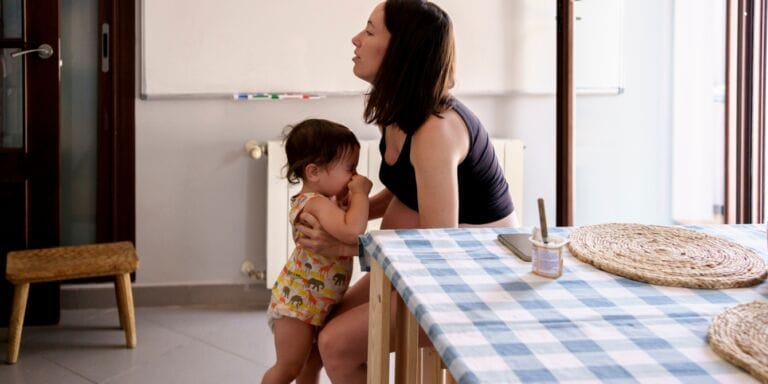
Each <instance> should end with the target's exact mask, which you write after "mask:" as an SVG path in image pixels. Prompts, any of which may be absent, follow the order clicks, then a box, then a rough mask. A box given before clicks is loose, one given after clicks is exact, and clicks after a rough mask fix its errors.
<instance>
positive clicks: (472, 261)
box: [360, 225, 768, 383]
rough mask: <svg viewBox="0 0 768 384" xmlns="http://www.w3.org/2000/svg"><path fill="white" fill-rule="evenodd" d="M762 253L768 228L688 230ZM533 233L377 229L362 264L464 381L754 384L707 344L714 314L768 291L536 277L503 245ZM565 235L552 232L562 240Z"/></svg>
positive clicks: (570, 266) (585, 274) (588, 275)
mask: <svg viewBox="0 0 768 384" xmlns="http://www.w3.org/2000/svg"><path fill="white" fill-rule="evenodd" d="M685 228H688V229H691V230H695V231H702V232H706V233H708V234H711V235H715V236H719V237H723V238H726V239H730V240H732V241H735V242H737V243H740V244H742V245H745V246H748V247H750V248H753V249H755V250H756V251H757V252H758V253H760V254H761V255H763V257H765V258H766V259H767V260H768V257H766V256H767V255H768V252H767V251H766V232H765V227H764V226H763V225H711V226H686V227H685ZM514 232H528V230H527V229H526V228H519V229H515V228H495V229H490V228H482V229H474V228H473V229H430V230H399V231H373V232H371V233H369V234H366V235H364V236H362V237H361V238H360V247H361V255H363V256H364V258H369V257H372V258H373V259H375V260H377V261H378V262H379V263H381V265H382V267H383V268H384V273H385V274H386V276H387V277H388V278H389V280H390V281H391V282H392V284H393V286H394V287H395V288H396V289H397V291H398V293H399V294H400V296H401V297H402V298H403V300H404V301H405V303H406V304H407V305H408V308H409V309H410V310H411V312H412V313H414V314H415V316H416V318H417V320H418V321H419V323H420V325H421V327H422V328H423V329H424V330H426V332H427V333H428V335H429V337H430V338H431V340H432V342H433V344H434V345H435V348H436V349H437V351H438V352H439V353H440V356H441V357H442V359H443V361H444V362H445V365H446V366H447V367H448V368H449V369H450V371H451V373H452V375H453V377H454V378H456V379H457V380H458V381H459V382H460V383H512V382H525V383H535V382H599V381H602V382H614V383H624V382H627V383H629V382H649V383H713V382H723V383H734V382H735V383H742V382H745V383H749V382H754V379H753V378H752V377H751V376H749V374H747V373H746V372H745V371H743V370H741V369H739V368H737V367H735V366H733V365H731V364H729V363H727V362H726V361H724V360H722V359H721V358H720V357H718V356H717V355H716V354H715V353H714V352H713V351H712V350H711V349H710V348H709V346H708V344H707V329H708V326H709V322H710V320H711V319H712V317H713V316H714V315H716V314H718V313H720V312H722V311H723V310H725V309H727V308H730V307H733V306H735V305H737V304H740V303H746V302H750V301H753V300H761V301H768V283H766V282H763V283H761V284H759V285H757V286H754V287H750V288H741V289H727V290H704V289H687V288H674V287H662V286H654V285H649V284H645V283H641V282H637V281H633V280H629V279H625V278H622V277H618V276H615V275H612V274H609V273H606V272H603V271H600V270H598V269H596V268H594V267H592V266H590V265H588V264H585V263H582V262H580V261H578V260H577V259H575V258H574V257H573V256H571V255H570V254H569V253H566V254H565V258H564V272H563V275H562V276H561V277H560V278H558V279H555V280H552V279H547V278H544V277H540V276H538V275H534V274H533V273H532V272H531V264H530V263H526V262H523V261H521V260H520V259H518V258H517V257H515V256H514V255H513V254H512V253H511V252H510V251H509V250H507V249H506V248H504V247H503V246H502V245H501V244H500V243H499V242H498V240H496V236H497V235H498V234H499V233H514ZM569 232H570V229H569V228H555V229H553V230H552V231H551V232H550V233H558V234H561V235H567V234H568V233H569Z"/></svg>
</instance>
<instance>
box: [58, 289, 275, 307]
mask: <svg viewBox="0 0 768 384" xmlns="http://www.w3.org/2000/svg"><path fill="white" fill-rule="evenodd" d="M132 288H133V289H132V290H133V305H134V306H135V307H167V306H189V305H242V306H255V307H258V308H266V307H267V305H268V304H269V297H270V291H269V290H268V289H266V288H265V287H264V285H263V284H258V285H245V284H210V285H159V286H140V285H139V286H136V285H134V286H133V287H132ZM115 305H116V299H115V288H114V286H113V285H112V284H88V285H86V284H78V285H62V286H61V308H62V309H85V308H114V307H115Z"/></svg>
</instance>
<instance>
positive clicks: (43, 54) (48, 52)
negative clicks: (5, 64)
mask: <svg viewBox="0 0 768 384" xmlns="http://www.w3.org/2000/svg"><path fill="white" fill-rule="evenodd" d="M33 52H37V56H38V57H39V58H41V59H47V58H49V57H51V56H53V48H51V46H50V45H48V44H40V46H39V47H37V48H35V49H27V50H26V51H18V52H13V53H11V57H14V58H15V57H19V56H23V55H26V54H29V53H33Z"/></svg>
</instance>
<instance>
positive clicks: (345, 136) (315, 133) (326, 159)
mask: <svg viewBox="0 0 768 384" xmlns="http://www.w3.org/2000/svg"><path fill="white" fill-rule="evenodd" d="M284 142H285V154H286V156H287V157H288V163H287V164H286V166H285V167H286V172H285V176H286V178H287V179H288V182H289V183H291V184H298V183H299V182H300V181H301V178H302V177H304V167H306V166H307V165H308V164H312V163H314V164H316V165H318V166H320V167H324V166H326V165H329V164H332V163H334V162H336V161H339V160H341V159H343V158H344V156H346V155H347V154H349V153H351V152H352V151H353V150H355V149H359V148H360V142H359V141H357V137H355V134H354V133H352V131H350V130H349V128H347V127H345V126H343V125H341V124H337V123H334V122H332V121H328V120H323V119H307V120H304V121H302V122H300V123H298V124H296V125H295V126H292V127H291V126H289V127H288V128H287V133H285V135H284Z"/></svg>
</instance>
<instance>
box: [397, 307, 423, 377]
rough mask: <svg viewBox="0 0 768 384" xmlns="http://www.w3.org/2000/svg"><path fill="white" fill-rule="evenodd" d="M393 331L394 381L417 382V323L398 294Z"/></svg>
mask: <svg viewBox="0 0 768 384" xmlns="http://www.w3.org/2000/svg"><path fill="white" fill-rule="evenodd" d="M395 332H397V335H396V337H397V341H396V344H395V382H396V383H398V384H401V383H406V384H410V383H419V365H418V363H419V323H418V321H416V316H414V315H413V314H412V313H411V311H409V310H408V306H406V305H405V302H404V301H403V299H402V298H401V297H400V295H397V327H395Z"/></svg>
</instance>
